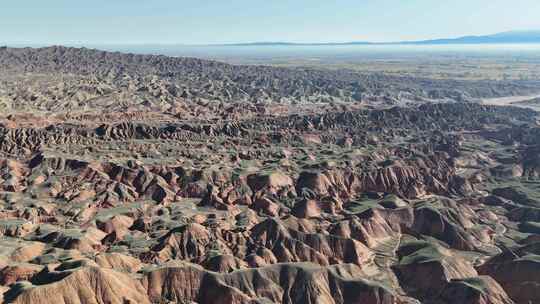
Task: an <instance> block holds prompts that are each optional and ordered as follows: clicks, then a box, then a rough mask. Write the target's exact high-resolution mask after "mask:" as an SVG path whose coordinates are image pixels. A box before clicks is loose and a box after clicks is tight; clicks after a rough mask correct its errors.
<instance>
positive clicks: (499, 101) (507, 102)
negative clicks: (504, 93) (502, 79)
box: [482, 94, 540, 111]
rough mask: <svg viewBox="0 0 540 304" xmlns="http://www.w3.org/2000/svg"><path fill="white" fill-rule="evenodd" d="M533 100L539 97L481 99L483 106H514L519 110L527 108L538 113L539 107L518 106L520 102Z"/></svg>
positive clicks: (539, 96)
mask: <svg viewBox="0 0 540 304" xmlns="http://www.w3.org/2000/svg"><path fill="white" fill-rule="evenodd" d="M535 98H540V94H539V95H531V96H510V97H501V98H486V99H482V103H483V104H489V105H495V106H516V107H521V108H529V109H533V110H536V111H540V105H527V104H518V102H520V101H527V100H531V99H535Z"/></svg>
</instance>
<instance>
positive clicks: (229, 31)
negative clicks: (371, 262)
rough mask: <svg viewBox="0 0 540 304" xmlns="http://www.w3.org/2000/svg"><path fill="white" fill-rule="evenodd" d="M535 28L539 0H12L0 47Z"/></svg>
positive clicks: (2, 21)
mask: <svg viewBox="0 0 540 304" xmlns="http://www.w3.org/2000/svg"><path fill="white" fill-rule="evenodd" d="M521 29H540V0H451V1H450V0H449V1H444V0H265V1H261V0H215V1H209V0H191V1H182V0H93V1H81V0H79V1H75V0H48V1H44V0H16V1H15V0H13V1H8V0H6V1H3V3H2V4H1V5H0V43H1V42H4V43H35V44H70V43H71V44H78V43H82V44H127V43H134V44H144V43H148V44H152V43H163V44H204V43H231V42H254V41H288V42H330V41H332V42H341V41H366V40H369V41H396V40H417V39H429V38H440V37H445V38H446V37H454V36H462V35H469V34H473V35H474V34H490V33H495V32H500V31H507V30H521Z"/></svg>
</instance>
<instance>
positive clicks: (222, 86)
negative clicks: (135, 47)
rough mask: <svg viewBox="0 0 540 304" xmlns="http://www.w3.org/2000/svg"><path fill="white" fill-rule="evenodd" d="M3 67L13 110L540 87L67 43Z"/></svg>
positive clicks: (405, 97) (467, 96)
mask: <svg viewBox="0 0 540 304" xmlns="http://www.w3.org/2000/svg"><path fill="white" fill-rule="evenodd" d="M0 66H2V71H0V107H2V108H3V109H4V110H14V111H29V110H34V111H35V110H39V111H49V110H52V111H59V110H69V111H81V110H96V109H97V110H103V109H105V110H106V111H120V110H129V109H131V110H133V109H138V110H148V109H152V110H160V111H172V112H174V111H175V110H176V109H177V107H178V106H179V105H181V104H182V103H184V102H185V101H221V102H225V103H229V102H250V103H264V102H279V103H320V102H362V103H365V104H383V105H393V104H397V103H400V102H422V101H427V100H446V101H448V100H454V101H470V100H473V99H475V98H484V97H500V96H511V95H528V94H530V93H538V91H540V89H539V88H540V82H538V81H536V82H535V81H506V82H503V81H452V80H431V79H418V78H413V77H395V76H387V75H384V74H363V73H358V72H353V71H347V70H317V69H309V68H294V69H293V68H277V67H268V66H239V65H229V64H225V63H219V62H214V61H207V60H200V59H194V58H174V57H166V56H154V55H133V54H122V53H111V52H104V51H98V50H90V49H84V48H81V49H76V48H66V47H48V48H41V49H32V48H24V49H13V48H0Z"/></svg>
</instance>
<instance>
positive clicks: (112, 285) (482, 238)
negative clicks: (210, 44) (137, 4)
mask: <svg viewBox="0 0 540 304" xmlns="http://www.w3.org/2000/svg"><path fill="white" fill-rule="evenodd" d="M0 68H1V69H0V108H1V112H0V154H1V155H0V302H3V303H18V304H30V303H43V304H48V303H51V304H98V303H99V304H102V303H103V304H105V303H121V304H123V303H200V304H211V303H222V304H233V303H234V304H240V303H250V304H255V303H261V304H262V303H264V304H266V303H288V304H301V303H320V304H334V303H336V304H342V303H359V304H418V303H426V304H439V303H440V304H513V303H515V304H530V303H540V145H539V143H540V125H539V123H538V116H537V114H538V113H537V112H535V110H534V109H531V108H530V105H531V104H532V105H535V104H537V103H538V99H534V98H532V97H531V98H527V99H524V100H520V98H516V97H515V96H537V94H538V93H540V81H535V80H506V81H503V80H500V81H494V80H449V79H429V78H418V77H412V76H395V75H393V76H392V75H387V74H384V73H363V72H359V71H353V70H325V69H317V68H300V67H296V68H290V67H289V68H285V67H270V66H258V65H244V66H242V65H229V64H225V63H219V62H214V61H207V60H199V59H192V58H173V57H165V56H149V55H131V54H122V53H110V52H103V51H96V50H89V49H75V48H65V47H49V48H42V49H31V48H26V49H13V48H0ZM508 97H511V98H508ZM505 98H508V99H505ZM482 100H491V101H493V100H496V101H497V102H489V101H488V102H482ZM501 100H509V102H507V103H504V102H500V101H501ZM510 101H511V102H510ZM499 104H502V105H499ZM505 104H508V105H505ZM510 104H512V105H513V106H510ZM523 105H525V106H523Z"/></svg>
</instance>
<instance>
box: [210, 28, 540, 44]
mask: <svg viewBox="0 0 540 304" xmlns="http://www.w3.org/2000/svg"><path fill="white" fill-rule="evenodd" d="M512 43H540V30H524V31H507V32H500V33H496V34H491V35H467V36H460V37H456V38H437V39H427V40H413V41H394V42H392V41H390V42H371V41H348V42H307V43H295V42H285V41H272V42H267V41H261V42H248V43H230V44H210V45H208V46H340V45H440V44H512Z"/></svg>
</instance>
